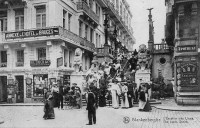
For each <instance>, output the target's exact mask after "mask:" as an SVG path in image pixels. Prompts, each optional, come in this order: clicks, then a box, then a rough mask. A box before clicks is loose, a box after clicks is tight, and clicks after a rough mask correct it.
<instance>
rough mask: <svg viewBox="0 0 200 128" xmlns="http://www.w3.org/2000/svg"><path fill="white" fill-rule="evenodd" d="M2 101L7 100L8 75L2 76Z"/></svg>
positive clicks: (0, 79) (0, 95)
mask: <svg viewBox="0 0 200 128" xmlns="http://www.w3.org/2000/svg"><path fill="white" fill-rule="evenodd" d="M0 102H7V76H0Z"/></svg>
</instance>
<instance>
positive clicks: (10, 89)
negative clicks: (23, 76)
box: [7, 79, 16, 98]
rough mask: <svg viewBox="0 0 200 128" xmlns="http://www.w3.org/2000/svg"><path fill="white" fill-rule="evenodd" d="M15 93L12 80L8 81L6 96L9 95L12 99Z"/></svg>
mask: <svg viewBox="0 0 200 128" xmlns="http://www.w3.org/2000/svg"><path fill="white" fill-rule="evenodd" d="M15 92H16V85H15V81H14V79H8V86H7V93H8V95H11V96H12V98H14V97H15Z"/></svg>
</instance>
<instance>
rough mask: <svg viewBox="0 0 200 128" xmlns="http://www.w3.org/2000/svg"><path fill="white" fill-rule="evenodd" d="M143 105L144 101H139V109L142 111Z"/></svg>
mask: <svg viewBox="0 0 200 128" xmlns="http://www.w3.org/2000/svg"><path fill="white" fill-rule="evenodd" d="M145 105H146V101H142V100H139V109H141V110H144V107H145Z"/></svg>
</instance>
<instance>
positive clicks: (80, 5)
mask: <svg viewBox="0 0 200 128" xmlns="http://www.w3.org/2000/svg"><path fill="white" fill-rule="evenodd" d="M77 10H78V11H81V12H83V14H86V15H87V16H88V17H90V18H91V19H92V20H93V21H94V22H95V23H96V24H97V25H98V24H99V16H98V15H97V14H96V13H94V11H93V10H92V9H91V8H90V7H89V6H88V5H87V3H85V2H77Z"/></svg>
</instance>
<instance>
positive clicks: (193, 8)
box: [192, 3, 198, 15]
mask: <svg viewBox="0 0 200 128" xmlns="http://www.w3.org/2000/svg"><path fill="white" fill-rule="evenodd" d="M197 10H198V7H197V3H192V15H197Z"/></svg>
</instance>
